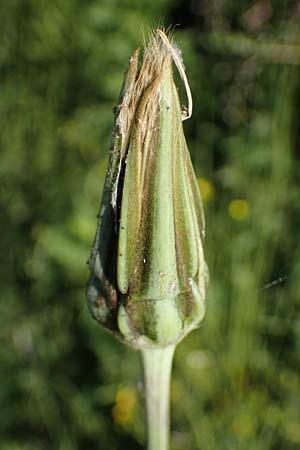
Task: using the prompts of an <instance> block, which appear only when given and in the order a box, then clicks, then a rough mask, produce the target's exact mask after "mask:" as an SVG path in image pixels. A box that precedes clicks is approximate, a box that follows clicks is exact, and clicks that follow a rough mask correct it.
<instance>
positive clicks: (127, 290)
mask: <svg viewBox="0 0 300 450" xmlns="http://www.w3.org/2000/svg"><path fill="white" fill-rule="evenodd" d="M138 56H139V51H138V50H136V51H135V52H134V54H133V56H132V57H131V59H130V63H129V68H128V71H127V73H126V74H125V77H124V82H123V87H122V90H121V94H120V99H119V105H118V107H117V108H115V126H114V130H113V138H112V145H111V152H110V159H109V163H108V169H107V174H106V181H105V185H104V191H103V197H102V202H101V208H100V215H99V223H98V227H97V231H96V237H95V241H94V244H93V248H92V251H91V256H90V259H89V266H90V270H91V276H90V280H89V283H88V289H87V298H88V305H89V308H90V310H91V313H92V315H93V317H94V318H95V319H96V320H97V321H98V322H100V323H101V324H102V325H103V326H104V327H106V328H107V329H108V330H110V331H111V332H112V333H114V334H115V335H116V336H117V337H119V338H121V339H122V340H124V341H125V342H127V343H129V344H130V345H132V346H134V347H136V348H145V347H149V346H166V345H169V344H173V343H176V342H178V341H180V340H181V339H182V338H183V337H184V336H185V335H186V334H187V333H188V332H189V331H190V330H191V329H193V328H195V327H196V326H197V325H198V324H199V323H200V321H201V320H202V318H203V315H204V311H205V294H206V284H207V268H206V264H205V261H204V256H203V239H204V215H203V207H202V202H201V197H200V193H199V189H198V183H197V180H196V178H195V174H194V171H193V167H192V164H191V160H190V155H189V152H188V149H187V145H186V141H185V137H184V133H183V127H182V120H183V119H184V116H183V113H182V111H181V108H180V103H179V98H178V93H177V89H176V86H175V83H174V80H173V72H172V58H173V59H174V61H175V62H176V65H177V66H178V68H179V71H180V73H181V75H182V74H184V72H183V64H182V62H181V60H180V59H179V58H180V57H179V55H178V54H177V53H175V50H174V49H173V48H172V47H171V44H170V43H169V41H168V40H167V37H166V35H165V34H164V33H163V32H162V31H160V30H158V31H157V32H156V33H155V34H154V36H153V37H152V38H151V40H150V43H149V45H148V46H147V48H146V49H145V51H144V57H143V61H142V64H141V67H140V69H138ZM184 80H185V82H186V83H187V81H186V77H185V74H184ZM188 94H189V91H188Z"/></svg>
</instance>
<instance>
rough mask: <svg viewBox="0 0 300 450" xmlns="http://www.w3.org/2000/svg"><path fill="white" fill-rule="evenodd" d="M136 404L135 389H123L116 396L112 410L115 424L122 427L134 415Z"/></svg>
mask: <svg viewBox="0 0 300 450" xmlns="http://www.w3.org/2000/svg"><path fill="white" fill-rule="evenodd" d="M136 403H137V393H136V391H135V389H132V388H128V387H124V388H121V389H119V390H118V392H117V394H116V403H115V405H114V407H113V409H112V416H113V419H114V421H115V422H116V423H118V424H119V425H124V424H125V423H126V422H128V421H129V420H130V419H131V418H132V417H133V414H134V410H135V406H136Z"/></svg>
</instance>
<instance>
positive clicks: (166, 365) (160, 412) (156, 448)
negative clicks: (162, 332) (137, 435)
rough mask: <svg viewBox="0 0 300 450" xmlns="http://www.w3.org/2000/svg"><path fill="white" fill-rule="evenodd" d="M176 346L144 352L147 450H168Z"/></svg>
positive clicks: (149, 349)
mask: <svg viewBox="0 0 300 450" xmlns="http://www.w3.org/2000/svg"><path fill="white" fill-rule="evenodd" d="M174 350H175V345H172V346H169V347H165V348H159V349H151V348H148V349H145V350H142V355H143V363H144V379H145V393H146V413H147V443H148V445H147V450H168V448H169V433H170V431H169V430H170V414H169V401H170V380H171V369H172V361H173V355H174Z"/></svg>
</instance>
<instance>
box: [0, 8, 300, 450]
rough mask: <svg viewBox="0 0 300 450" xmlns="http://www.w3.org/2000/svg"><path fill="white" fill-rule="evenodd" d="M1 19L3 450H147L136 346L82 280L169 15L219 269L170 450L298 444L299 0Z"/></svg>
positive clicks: (182, 351)
mask: <svg viewBox="0 0 300 450" xmlns="http://www.w3.org/2000/svg"><path fill="white" fill-rule="evenodd" d="M0 17H1V28H0V77H1V91H0V122H1V134H0V145H1V154H0V158H1V161H0V177H1V184H0V186H1V187H0V204H1V247H2V248H1V257H2V258H1V263H0V279H1V306H0V308H1V310H0V333H1V338H2V344H1V346H0V359H1V374H0V398H1V414H0V436H1V437H0V450H86V449H87V448H88V449H90V450H99V449H101V450H121V449H125V448H126V449H128V450H138V449H142V448H143V439H144V426H143V412H142V411H143V407H142V405H143V403H142V389H141V373H142V372H141V366H140V362H139V355H138V354H137V353H135V352H134V351H133V350H131V349H129V348H124V347H123V346H121V345H120V344H119V343H118V342H116V341H115V340H114V339H113V338H112V337H110V336H109V335H108V334H106V333H105V332H104V331H103V330H102V329H101V328H100V327H99V326H98V325H97V324H96V323H95V322H94V321H93V320H92V319H91V318H90V315H89V313H88V310H87V307H86V303H85V294H84V291H85V284H86V281H87V278H88V275H89V274H88V268H87V266H86V261H87V258H88V255H89V250H90V246H91V243H92V240H93V236H94V232H95V227H96V214H97V210H98V205H99V199H100V195H101V189H102V184H103V177H104V174H105V166H106V160H107V155H108V148H109V141H110V133H111V128H112V122H113V116H112V108H113V106H114V105H115V102H116V99H117V97H118V93H119V89H120V85H121V80H122V74H123V72H124V70H125V67H126V65H127V61H128V58H129V57H130V55H131V53H132V51H133V50H134V49H135V48H136V47H137V46H139V45H140V44H141V42H142V40H143V34H142V30H143V29H144V30H147V28H148V27H149V26H152V27H153V26H154V27H155V26H156V25H157V24H158V23H159V22H163V23H164V24H165V25H166V26H169V25H177V24H178V26H177V27H176V29H175V37H176V42H177V43H178V45H179V46H180V48H181V49H182V51H183V54H184V58H185V64H186V68H187V72H188V76H189V80H190V84H191V87H192V91H193V95H194V103H195V110H194V114H193V117H192V119H191V120H189V121H188V122H186V123H185V129H186V133H187V140H188V143H189V148H190V151H191V154H192V158H193V161H194V164H195V170H196V173H197V176H198V177H199V183H200V187H201V189H202V194H203V198H204V201H205V210H206V221H207V240H206V258H207V260H208V265H209V268H210V274H211V282H210V289H209V296H208V310H207V316H206V320H205V322H204V324H203V325H202V326H201V328H200V329H199V330H198V331H195V332H193V333H192V334H191V335H190V336H189V337H188V338H187V339H186V340H185V341H184V342H183V343H182V344H181V345H180V346H179V347H178V350H177V352H176V355H175V362H174V373H173V382H172V449H173V450H194V449H201V450H249V449H251V450H280V449H284V450H296V449H299V448H300V421H299V414H300V412H299V409H300V407H299V405H300V374H299V372H300V315H299V312H300V279H299V273H300V260H299V249H300V244H299V242H300V240H299V237H300V232H299V230H300V202H299V198H300V184H299V182H300V179H299V178H300V174H299V167H300V166H299V136H300V134H299V130H300V127H299V109H300V108H299V105H300V72H299V66H300V45H299V42H300V41H299V37H300V32H299V30H300V27H299V24H300V9H299V2H298V1H292V0H290V1H287V0H274V1H268V0H258V1H256V2H252V1H250V0H247V1H243V2H242V1H238V0H231V1H229V0H212V1H210V0H186V1H184V0H176V1H174V0H156V1H152V2H150V1H147V0H124V1H120V0H86V1H83V0H60V1H58V0H51V1H49V0H1V3H0ZM184 101H185V99H184V98H183V102H184ZM280 277H287V278H286V279H284V281H282V282H281V283H278V284H276V285H274V286H271V287H267V288H266V289H261V288H262V287H263V286H265V285H266V284H267V283H269V282H271V281H272V280H276V279H278V278H280Z"/></svg>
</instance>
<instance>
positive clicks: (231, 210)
mask: <svg viewBox="0 0 300 450" xmlns="http://www.w3.org/2000/svg"><path fill="white" fill-rule="evenodd" d="M228 214H229V215H230V217H231V218H232V219H234V220H245V219H247V218H248V217H249V216H250V214H251V209H250V204H249V202H248V201H247V200H243V199H235V200H232V201H231V202H230V203H229V206H228Z"/></svg>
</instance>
